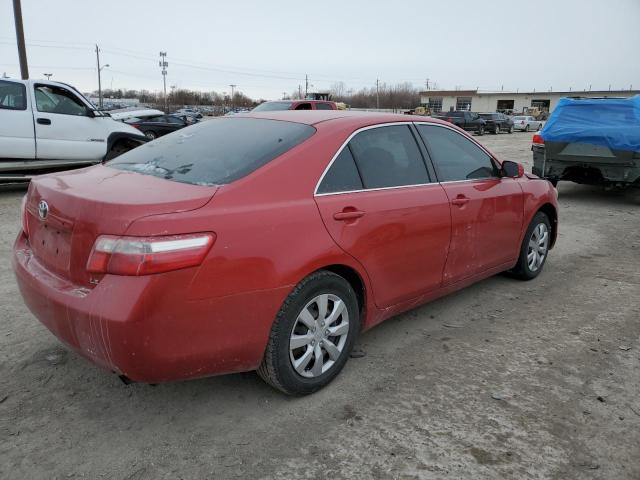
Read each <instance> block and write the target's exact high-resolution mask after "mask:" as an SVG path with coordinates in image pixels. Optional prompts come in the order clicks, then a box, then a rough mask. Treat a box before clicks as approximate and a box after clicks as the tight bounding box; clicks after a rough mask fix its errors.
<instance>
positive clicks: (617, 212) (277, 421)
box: [0, 133, 640, 479]
mask: <svg viewBox="0 0 640 480" xmlns="http://www.w3.org/2000/svg"><path fill="white" fill-rule="evenodd" d="M530 137H531V136H530V134H518V133H515V134H513V135H507V134H502V135H499V136H497V137H496V136H494V135H487V136H484V137H480V140H481V141H482V142H483V143H485V144H486V145H487V146H489V148H491V149H493V150H494V151H495V152H496V153H497V154H498V155H499V156H501V157H502V158H509V159H513V160H517V161H521V162H524V163H525V164H526V165H527V170H530V164H531V159H530V157H531V152H530V151H529V146H530V143H529V142H530ZM23 193H24V191H22V190H12V191H4V192H0V258H2V259H4V261H3V262H1V263H0V299H2V305H3V308H2V311H1V313H0V315H1V318H0V477H1V478H11V479H13V478H15V479H25V478H30V479H36V478H61V479H63V478H110V479H178V478H189V479H190V478H216V479H220V478H281V479H283V478H284V479H289V478H291V479H300V478H311V479H324V478H335V479H339V478H357V479H361V478H362V479H370V478H374V479H376V478H380V479H382V478H385V479H386V478H403V479H405V478H406V479H412V478H434V479H439V478H451V479H479V478H487V479H495V478H513V479H530V478H554V479H632V478H634V479H638V478H640V396H639V392H640V368H639V367H640V321H639V319H640V300H639V299H640V233H639V232H640V207H639V206H635V205H633V204H631V203H630V202H629V201H627V200H625V198H624V197H622V196H620V195H615V194H610V193H604V192H601V191H599V190H598V189H595V188H590V187H583V186H578V185H571V184H560V204H561V212H560V217H561V232H560V237H559V240H558V244H557V247H556V248H555V249H554V250H553V251H552V252H551V255H550V258H549V262H548V263H547V265H546V268H545V271H544V272H543V273H542V275H541V276H540V277H539V278H538V279H536V280H534V281H532V282H528V283H523V282H518V281H515V280H512V279H510V278H507V277H504V276H497V277H494V278H491V279H488V280H486V281H484V282H481V283H479V284H477V285H475V286H472V287H470V288H467V289H466V290H464V291H461V292H459V293H456V294H454V295H450V296H449V297H447V298H444V299H441V300H439V301H436V302H434V303H432V304H429V305H426V306H423V307H421V308H418V309H416V310H414V311H412V312H409V313H406V314H404V315H401V316H399V317H397V318H395V319H391V320H389V321H388V322H386V323H385V324H383V325H381V326H379V327H377V328H375V329H374V330H372V331H370V332H368V333H366V334H364V335H363V336H362V337H361V338H360V341H359V345H358V348H359V349H361V350H363V351H364V352H366V356H364V357H363V358H354V359H351V360H350V361H349V362H348V364H347V366H346V368H345V370H344V372H343V373H342V374H341V375H340V376H339V377H338V379H337V380H336V381H335V382H334V383H333V384H332V385H330V386H329V387H328V388H326V389H325V390H323V391H321V392H319V393H317V394H315V395H312V396H310V397H306V398H288V397H284V396H282V395H281V394H279V393H277V392H275V391H273V390H271V389H270V388H269V387H268V386H266V385H265V384H263V383H262V382H261V381H260V379H259V378H258V377H257V376H256V375H255V374H253V373H248V374H242V375H231V376H226V377H218V378H210V379H204V380H198V381H190V382H182V383H173V384H166V385H159V386H157V387H151V386H148V385H128V386H127V385H124V384H122V383H121V382H120V380H119V379H118V378H117V377H115V376H114V375H111V374H109V373H106V372H103V371H101V370H99V369H97V368H95V367H94V366H92V365H91V364H89V363H87V362H86V361H85V360H83V359H81V358H79V357H78V356H77V355H75V354H74V353H71V352H68V351H67V350H66V349H65V348H63V347H62V346H61V345H60V344H59V343H58V341H57V340H56V339H55V338H54V337H53V336H52V335H51V334H50V333H49V332H48V331H47V330H46V329H45V328H44V327H42V326H41V325H40V324H39V323H38V322H37V321H36V320H35V319H34V318H33V317H32V316H31V314H30V313H29V312H28V311H27V309H26V308H25V307H24V305H23V303H22V301H21V299H20V296H19V294H18V291H17V288H16V285H15V281H14V278H13V274H12V271H11V267H10V262H9V258H10V248H11V244H12V242H13V239H14V237H15V234H16V232H17V231H18V225H19V222H18V217H19V214H18V212H19V204H20V198H21V196H22V195H23Z"/></svg>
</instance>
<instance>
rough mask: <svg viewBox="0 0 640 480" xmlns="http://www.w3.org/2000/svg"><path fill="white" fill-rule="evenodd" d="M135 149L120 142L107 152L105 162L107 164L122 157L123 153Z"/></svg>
mask: <svg viewBox="0 0 640 480" xmlns="http://www.w3.org/2000/svg"><path fill="white" fill-rule="evenodd" d="M132 148H133V147H132V146H131V145H130V144H128V143H126V142H124V141H122V140H121V141H119V142H116V143H115V144H114V145H113V146H112V147H111V149H110V150H109V151H108V152H107V155H106V156H105V157H104V161H105V162H107V161H109V160H113V159H114V158H116V157H118V156H120V155H122V154H123V153H126V152H128V151H129V150H131V149H132Z"/></svg>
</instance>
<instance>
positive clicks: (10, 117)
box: [0, 78, 146, 183]
mask: <svg viewBox="0 0 640 480" xmlns="http://www.w3.org/2000/svg"><path fill="white" fill-rule="evenodd" d="M145 141H146V138H145V137H144V135H143V134H142V133H141V132H140V131H139V130H137V129H136V128H134V127H132V126H130V125H127V124H125V123H122V122H117V121H115V120H114V119H112V118H111V117H110V116H109V115H108V114H106V113H102V112H99V111H98V110H96V107H94V106H93V105H92V104H91V102H89V101H88V100H87V99H86V98H85V97H84V96H83V95H82V94H81V93H80V92H78V91H77V90H76V89H75V88H73V87H72V86H70V85H67V84H64V83H59V82H51V81H45V80H14V79H8V78H0V183H9V182H14V181H21V180H28V179H30V178H31V177H32V176H34V175H37V174H40V173H45V172H51V171H56V170H67V169H71V168H74V167H80V166H87V165H91V164H94V163H99V162H102V161H104V160H110V159H111V158H114V157H117V156H118V155H120V154H122V153H124V152H126V151H128V150H131V149H132V148H135V147H137V146H138V145H140V144H142V143H144V142H145Z"/></svg>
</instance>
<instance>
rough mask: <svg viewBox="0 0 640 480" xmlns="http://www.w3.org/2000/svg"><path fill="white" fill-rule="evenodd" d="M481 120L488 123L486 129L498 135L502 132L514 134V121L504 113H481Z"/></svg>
mask: <svg viewBox="0 0 640 480" xmlns="http://www.w3.org/2000/svg"><path fill="white" fill-rule="evenodd" d="M480 118H483V119H484V120H485V121H486V122H487V124H486V127H485V128H486V129H487V130H488V131H490V132H492V133H495V134H496V135H497V134H498V133H500V132H501V131H502V132H507V133H513V120H511V118H509V117H508V116H507V115H505V114H504V113H481V114H480Z"/></svg>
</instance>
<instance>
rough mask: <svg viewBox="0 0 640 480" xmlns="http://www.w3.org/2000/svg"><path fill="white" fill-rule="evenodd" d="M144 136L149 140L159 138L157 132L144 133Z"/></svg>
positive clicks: (148, 131)
mask: <svg viewBox="0 0 640 480" xmlns="http://www.w3.org/2000/svg"><path fill="white" fill-rule="evenodd" d="M144 136H145V137H147V138H148V139H149V140H155V139H156V138H158V134H157V133H156V132H152V131H151V130H147V131H146V132H144Z"/></svg>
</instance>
